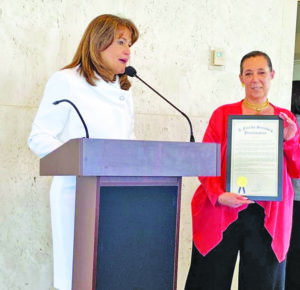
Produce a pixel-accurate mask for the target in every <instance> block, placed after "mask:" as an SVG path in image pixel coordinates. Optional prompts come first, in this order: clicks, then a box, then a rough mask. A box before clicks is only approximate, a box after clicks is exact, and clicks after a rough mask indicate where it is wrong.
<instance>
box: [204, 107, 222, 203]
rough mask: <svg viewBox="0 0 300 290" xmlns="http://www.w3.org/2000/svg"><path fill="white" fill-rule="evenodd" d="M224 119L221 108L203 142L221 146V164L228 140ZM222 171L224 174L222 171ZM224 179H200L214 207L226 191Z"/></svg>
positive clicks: (212, 118) (215, 113)
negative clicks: (226, 140)
mask: <svg viewBox="0 0 300 290" xmlns="http://www.w3.org/2000/svg"><path fill="white" fill-rule="evenodd" d="M222 119H224V114H223V112H222V110H221V109H220V108H219V109H217V110H216V111H214V113H213V114H212V116H211V118H210V120H209V123H208V126H207V129H206V131H205V134H204V137H203V140H202V141H203V142H205V143H220V144H221V164H223V162H224V144H222V143H223V142H224V139H226V138H225V135H224V134H226V132H225V126H227V125H226V124H227V120H223V122H222ZM225 151H226V150H225ZM222 167H223V165H222ZM221 171H222V172H223V170H222V169H221ZM224 178H225V177H224V176H222V174H221V176H219V177H199V180H200V182H201V184H202V186H203V189H204V190H205V192H206V194H207V196H208V198H209V200H210V202H211V203H212V205H213V206H214V205H215V204H216V202H217V200H218V197H219V195H220V194H222V193H224V191H225V182H224Z"/></svg>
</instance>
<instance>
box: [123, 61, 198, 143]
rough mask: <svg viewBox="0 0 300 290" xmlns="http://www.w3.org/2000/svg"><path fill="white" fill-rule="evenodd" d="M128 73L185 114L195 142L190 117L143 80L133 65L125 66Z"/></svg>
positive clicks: (192, 140)
mask: <svg viewBox="0 0 300 290" xmlns="http://www.w3.org/2000/svg"><path fill="white" fill-rule="evenodd" d="M124 74H126V75H128V76H130V77H136V78H138V79H139V80H140V81H141V82H142V83H144V84H145V85H146V86H147V87H148V88H150V89H151V90H152V91H153V92H155V93H156V94H157V95H159V96H160V97H161V98H162V99H163V100H165V101H166V102H167V103H168V104H169V105H171V106H172V107H173V108H174V109H176V110H177V111H178V112H179V113H180V114H181V115H183V116H184V117H185V118H186V119H187V121H188V122H189V125H190V131H191V134H190V142H195V137H194V134H193V126H192V122H191V120H190V118H189V117H188V116H187V115H186V114H185V113H184V112H182V111H181V110H179V109H178V108H177V107H176V106H175V105H173V104H172V103H171V102H170V101H169V100H167V99H166V98H165V97H163V96H162V95H161V94H160V93H159V92H158V91H156V90H155V89H153V88H152V87H151V86H150V85H148V84H147V83H146V82H145V81H143V80H142V79H141V78H140V77H139V76H138V75H137V73H136V70H135V68H134V67H132V66H127V67H126V68H125V73H124Z"/></svg>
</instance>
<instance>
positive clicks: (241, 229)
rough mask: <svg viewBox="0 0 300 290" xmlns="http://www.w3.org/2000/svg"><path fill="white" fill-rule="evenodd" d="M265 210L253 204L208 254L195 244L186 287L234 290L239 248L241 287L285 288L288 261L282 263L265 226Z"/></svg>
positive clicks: (243, 289) (257, 289)
mask: <svg viewBox="0 0 300 290" xmlns="http://www.w3.org/2000/svg"><path fill="white" fill-rule="evenodd" d="M264 217H265V214H264V209H263V208H262V207H260V206H259V205H257V204H251V205H249V206H248V208H247V209H245V210H243V211H241V212H240V213H239V217H238V219H237V221H235V222H234V223H232V224H231V225H230V226H229V227H228V229H227V230H226V231H225V232H224V233H223V239H222V241H221V242H220V244H218V245H217V246H216V247H215V248H214V249H213V250H211V251H210V252H209V253H208V254H207V255H206V256H202V255H201V254H200V253H199V252H198V250H197V249H196V248H195V246H193V251H192V260H191V266H190V270H189V274H188V277H187V281H186V285H185V290H196V289H197V290H227V289H228V290H230V288H231V282H232V276H233V271H234V267H235V263H236V258H237V254H238V251H240V264H239V290H283V289H284V279H285V261H284V262H282V263H279V262H278V260H277V258H276V256H275V254H274V252H273V250H272V248H271V241H272V239H271V237H270V235H269V234H268V232H267V231H266V229H265V227H264Z"/></svg>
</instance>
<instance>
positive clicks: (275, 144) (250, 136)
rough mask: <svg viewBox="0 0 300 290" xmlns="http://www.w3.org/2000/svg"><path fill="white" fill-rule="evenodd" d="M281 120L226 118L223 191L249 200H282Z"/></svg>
mask: <svg viewBox="0 0 300 290" xmlns="http://www.w3.org/2000/svg"><path fill="white" fill-rule="evenodd" d="M282 160H283V121H282V119H280V118H279V117H278V116H273V115H272V116H253V115H251V116H249V115H234V116H233V115H232V116H228V136H227V164H226V165H227V167H226V191H229V192H234V193H238V194H241V195H244V196H247V197H248V198H249V199H251V200H277V201H280V200H281V199H282Z"/></svg>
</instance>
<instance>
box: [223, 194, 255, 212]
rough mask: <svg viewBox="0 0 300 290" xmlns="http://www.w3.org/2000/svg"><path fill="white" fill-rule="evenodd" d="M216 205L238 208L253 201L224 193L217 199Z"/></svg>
mask: <svg viewBox="0 0 300 290" xmlns="http://www.w3.org/2000/svg"><path fill="white" fill-rule="evenodd" d="M218 203H219V204H221V205H225V206H229V207H232V208H238V207H240V206H242V205H244V204H250V203H254V201H253V200H249V199H248V198H247V197H246V196H242V195H239V194H237V193H233V192H224V193H222V194H221V195H220V196H219V197H218Z"/></svg>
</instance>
